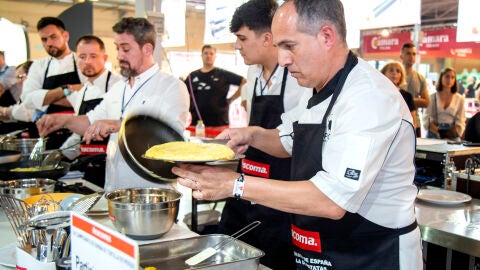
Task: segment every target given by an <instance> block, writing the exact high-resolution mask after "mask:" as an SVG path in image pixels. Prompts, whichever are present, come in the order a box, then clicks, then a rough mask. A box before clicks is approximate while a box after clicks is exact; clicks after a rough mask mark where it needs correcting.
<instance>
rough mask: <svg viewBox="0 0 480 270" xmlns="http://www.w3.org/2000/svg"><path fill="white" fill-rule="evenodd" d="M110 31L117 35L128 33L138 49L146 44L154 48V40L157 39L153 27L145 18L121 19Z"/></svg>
mask: <svg viewBox="0 0 480 270" xmlns="http://www.w3.org/2000/svg"><path fill="white" fill-rule="evenodd" d="M112 29H113V31H114V32H115V33H117V34H123V33H128V34H130V35H132V36H133V37H134V38H135V42H137V43H138V45H140V47H143V45H145V44H147V43H150V44H152V45H153V47H155V39H156V38H157V33H156V32H155V27H154V26H153V24H152V23H150V22H149V21H148V20H147V19H145V18H133V17H127V18H122V19H121V20H120V21H119V22H118V23H116V24H115V25H114V26H113V27H112Z"/></svg>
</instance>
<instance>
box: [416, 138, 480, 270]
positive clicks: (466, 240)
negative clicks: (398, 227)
mask: <svg viewBox="0 0 480 270" xmlns="http://www.w3.org/2000/svg"><path fill="white" fill-rule="evenodd" d="M477 155H480V147H469V146H468V147H467V146H464V145H462V144H450V143H448V142H447V141H443V140H433V139H423V138H419V139H417V148H416V155H415V161H416V166H417V174H416V176H415V183H416V184H417V185H418V186H419V187H420V188H427V189H439V190H443V189H447V190H448V189H450V190H453V191H458V192H462V193H465V194H469V195H471V196H472V197H473V198H474V199H473V200H472V201H470V202H465V203H459V204H441V203H431V202H425V201H422V200H419V199H417V202H416V206H415V211H416V215H417V222H418V224H419V226H420V230H421V233H422V240H423V256H424V261H425V267H424V269H426V270H429V269H479V267H480V200H479V199H480V191H479V190H480V177H479V176H478V175H476V174H475V168H476V167H477V166H479V165H480V164H478V157H477ZM449 161H450V162H453V163H454V166H455V168H453V170H455V171H453V172H450V175H449V173H448V169H447V170H446V168H447V167H448V165H449ZM446 180H447V181H446Z"/></svg>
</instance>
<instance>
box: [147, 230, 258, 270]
mask: <svg viewBox="0 0 480 270" xmlns="http://www.w3.org/2000/svg"><path fill="white" fill-rule="evenodd" d="M226 238H230V236H228V235H224V234H209V235H200V236H195V237H192V238H186V239H179V240H173V241H166V242H159V243H152V244H146V245H141V246H140V247H139V249H140V266H141V267H142V269H143V268H145V267H148V266H153V267H156V268H157V269H161V270H169V269H175V270H178V269H215V270H248V269H252V270H253V269H258V266H259V263H260V258H261V257H262V256H263V255H265V253H264V252H263V251H261V250H259V249H257V248H255V247H252V246H250V245H248V244H246V243H244V242H242V241H240V240H233V241H230V243H229V244H227V245H225V246H224V247H222V248H220V250H218V251H217V253H216V254H215V255H213V256H212V257H210V258H208V259H206V260H205V261H203V262H201V263H199V264H197V265H195V266H188V265H187V264H185V260H186V259H188V258H190V257H191V256H194V255H196V254H197V253H198V252H200V251H202V250H204V249H205V248H208V247H213V246H215V245H216V244H218V243H220V242H221V241H222V240H224V239H226Z"/></svg>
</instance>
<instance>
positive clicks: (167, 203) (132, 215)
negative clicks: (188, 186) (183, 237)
mask: <svg viewBox="0 0 480 270" xmlns="http://www.w3.org/2000/svg"><path fill="white" fill-rule="evenodd" d="M181 197H182V194H181V193H180V192H178V191H175V190H173V189H165V188H130V189H118V190H114V191H112V192H109V193H107V194H106V195H105V198H106V199H107V201H108V213H109V216H110V219H111V220H112V222H113V224H114V225H115V228H116V229H117V230H118V231H119V232H121V233H125V234H126V235H127V236H129V237H131V238H133V239H136V240H151V239H156V238H159V237H161V236H163V235H164V234H166V233H167V232H168V231H170V229H171V228H172V226H173V223H175V222H176V220H177V215H178V208H179V204H180V198H181Z"/></svg>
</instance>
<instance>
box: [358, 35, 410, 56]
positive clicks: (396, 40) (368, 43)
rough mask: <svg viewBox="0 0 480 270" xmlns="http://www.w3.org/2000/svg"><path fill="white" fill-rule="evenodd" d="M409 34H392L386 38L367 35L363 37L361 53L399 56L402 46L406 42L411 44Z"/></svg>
mask: <svg viewBox="0 0 480 270" xmlns="http://www.w3.org/2000/svg"><path fill="white" fill-rule="evenodd" d="M410 37H411V33H410V32H404V33H394V34H391V35H389V36H388V37H383V36H381V35H369V36H364V37H363V51H364V52H365V53H388V54H391V53H392V52H395V53H397V54H398V55H400V50H401V49H402V45H403V44H404V43H407V42H412V40H411V38H410Z"/></svg>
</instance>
